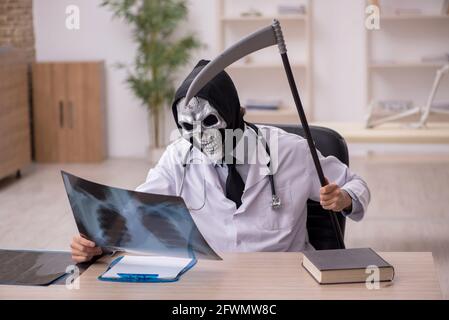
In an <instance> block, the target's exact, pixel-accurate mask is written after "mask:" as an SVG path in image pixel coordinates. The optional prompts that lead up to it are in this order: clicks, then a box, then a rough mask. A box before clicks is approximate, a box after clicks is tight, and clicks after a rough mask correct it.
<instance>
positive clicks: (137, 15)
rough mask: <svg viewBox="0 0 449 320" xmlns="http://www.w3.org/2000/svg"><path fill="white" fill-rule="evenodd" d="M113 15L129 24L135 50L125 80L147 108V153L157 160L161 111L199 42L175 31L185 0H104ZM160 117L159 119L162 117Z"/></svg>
mask: <svg viewBox="0 0 449 320" xmlns="http://www.w3.org/2000/svg"><path fill="white" fill-rule="evenodd" d="M101 5H102V6H105V7H108V8H109V9H110V10H112V12H113V13H114V17H117V18H122V19H124V21H125V22H126V23H128V24H129V25H130V26H131V28H132V35H133V39H134V41H135V42H136V43H137V51H136V55H135V58H134V62H133V64H132V66H125V65H123V64H118V65H119V67H122V68H126V69H127V78H126V83H127V84H128V86H129V88H130V89H131V90H132V92H133V93H134V94H135V95H136V96H137V97H138V99H139V100H140V101H141V102H142V104H143V105H144V106H146V107H147V109H148V114H149V123H148V126H149V128H150V149H151V151H150V157H151V158H152V160H154V161H157V159H158V158H159V157H160V155H161V153H162V147H163V144H164V142H161V131H162V130H163V128H164V126H163V113H164V110H165V107H166V106H167V105H169V104H170V102H171V100H172V99H173V94H174V91H175V88H174V78H175V75H176V72H177V71H178V70H179V69H180V68H181V67H182V66H184V65H185V64H186V63H187V62H188V61H189V59H190V57H191V55H192V53H193V50H194V49H196V48H198V47H199V46H200V42H199V40H198V39H197V38H196V37H195V36H194V35H193V34H192V33H189V34H186V35H183V36H179V35H175V34H174V33H175V31H176V30H177V29H178V27H179V25H180V23H181V22H182V21H184V20H185V19H186V18H187V13H188V12H187V11H188V10H187V1H185V0H103V1H102V4H101ZM161 118H162V119H161Z"/></svg>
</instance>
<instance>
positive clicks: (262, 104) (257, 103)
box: [244, 99, 281, 110]
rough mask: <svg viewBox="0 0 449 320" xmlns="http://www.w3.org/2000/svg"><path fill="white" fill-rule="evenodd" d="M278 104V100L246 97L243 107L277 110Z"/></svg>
mask: <svg viewBox="0 0 449 320" xmlns="http://www.w3.org/2000/svg"><path fill="white" fill-rule="evenodd" d="M280 105H281V101H280V100H263V99H248V100H246V102H245V104H244V107H245V109H246V110H279V107H280Z"/></svg>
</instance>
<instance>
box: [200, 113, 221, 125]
mask: <svg viewBox="0 0 449 320" xmlns="http://www.w3.org/2000/svg"><path fill="white" fill-rule="evenodd" d="M217 123H218V118H217V117H216V116H215V115H213V114H210V115H208V116H207V117H206V119H204V120H203V124H204V126H206V127H211V126H213V125H216V124H217Z"/></svg>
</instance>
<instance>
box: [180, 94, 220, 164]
mask: <svg viewBox="0 0 449 320" xmlns="http://www.w3.org/2000/svg"><path fill="white" fill-rule="evenodd" d="M176 108H177V112H178V124H179V125H180V126H181V129H182V136H183V138H185V139H186V140H187V141H191V142H192V144H193V145H194V146H195V147H196V148H198V149H200V150H201V151H203V153H204V154H205V155H206V156H207V157H208V158H209V159H211V160H212V161H213V162H218V161H220V160H221V159H222V158H223V140H222V137H223V134H222V132H223V130H224V129H225V128H226V127H227V123H226V121H225V120H224V119H223V118H222V116H221V115H220V114H219V113H218V111H217V109H215V108H214V107H213V106H212V105H211V104H210V103H209V101H207V100H205V99H203V98H198V97H194V98H193V99H192V100H190V102H189V104H187V105H186V104H185V98H184V99H181V100H180V101H179V102H178V104H177V106H176Z"/></svg>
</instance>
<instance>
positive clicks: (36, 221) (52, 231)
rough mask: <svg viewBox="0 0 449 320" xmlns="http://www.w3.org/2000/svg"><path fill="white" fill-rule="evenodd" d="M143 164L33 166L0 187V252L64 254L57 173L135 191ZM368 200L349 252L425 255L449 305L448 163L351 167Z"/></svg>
mask: <svg viewBox="0 0 449 320" xmlns="http://www.w3.org/2000/svg"><path fill="white" fill-rule="evenodd" d="M149 168H150V164H149V163H148V162H146V161H144V160H124V159H114V160H108V161H106V162H104V163H102V164H82V165H81V164H71V165H58V164H53V165H41V164H40V165H36V164H34V165H32V166H30V167H29V168H27V169H26V170H25V171H24V172H23V176H22V178H21V179H19V180H16V179H15V178H7V179H4V180H1V181H0V248H34V249H36V248H45V249H65V250H68V248H69V242H70V239H71V237H72V236H73V234H75V232H76V227H75V224H74V221H73V217H72V215H71V213H70V208H69V205H68V201H67V198H66V195H65V192H64V188H63V184H62V179H61V175H60V172H59V170H60V169H63V170H67V171H69V172H72V173H74V174H77V175H81V176H83V177H86V178H88V179H92V180H95V181H98V182H102V183H106V184H111V185H114V186H118V187H123V188H131V189H132V188H135V187H136V186H137V185H138V184H140V183H141V182H142V181H143V180H144V179H145V176H146V174H147V171H148V169H149ZM351 168H352V169H353V170H354V171H355V172H357V173H359V174H360V175H362V176H363V177H364V178H365V179H366V181H367V182H368V185H369V186H370V189H371V193H372V201H371V205H370V208H369V211H368V213H367V215H366V217H365V219H364V220H363V221H361V222H358V223H354V222H351V221H349V222H348V225H347V232H346V243H347V246H348V247H372V248H374V249H375V250H379V251H431V252H433V255H434V259H435V262H436V268H437V272H438V277H439V280H440V283H441V289H442V292H443V296H444V298H445V299H449V208H448V206H449V157H447V156H441V157H435V156H422V157H417V156H404V157H400V156H394V157H393V156H389V157H386V156H382V157H381V156H371V157H369V158H366V157H365V158H353V159H351Z"/></svg>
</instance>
